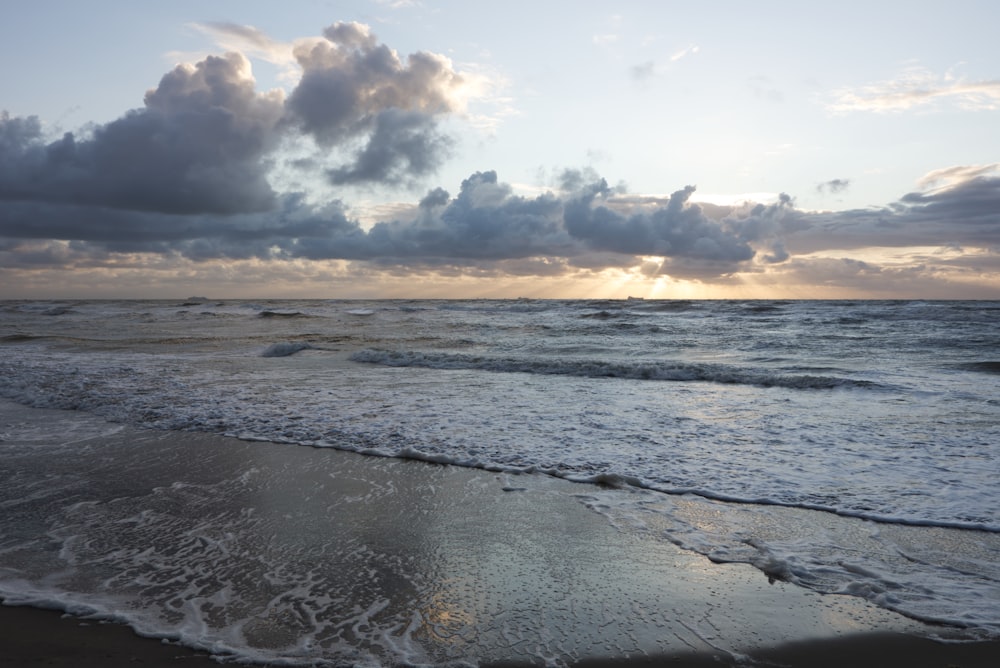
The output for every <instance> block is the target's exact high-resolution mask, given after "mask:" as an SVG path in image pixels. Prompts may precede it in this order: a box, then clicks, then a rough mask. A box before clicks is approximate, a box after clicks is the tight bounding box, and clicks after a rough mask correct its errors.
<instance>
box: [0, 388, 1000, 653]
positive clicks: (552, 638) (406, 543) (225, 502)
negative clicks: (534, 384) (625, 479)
mask: <svg viewBox="0 0 1000 668" xmlns="http://www.w3.org/2000/svg"><path fill="white" fill-rule="evenodd" d="M106 425H107V423H104V422H103V421H101V420H99V419H97V418H94V417H93V416H88V415H86V414H83V413H73V412H66V411H57V410H38V409H30V408H25V407H22V406H19V405H16V404H13V403H8V402H2V401H0V426H3V427H4V428H5V433H4V437H5V440H3V441H0V450H2V451H3V454H4V455H5V457H4V458H2V459H0V477H2V476H3V475H5V474H6V475H7V476H8V479H10V480H14V476H13V472H15V471H17V472H18V475H21V476H22V478H23V477H24V476H28V477H30V476H35V475H37V476H41V477H40V478H39V479H42V480H46V481H48V482H47V483H46V484H49V485H50V484H52V481H53V480H54V478H53V476H54V475H56V474H58V475H59V476H61V477H63V478H65V479H66V480H69V481H70V482H71V483H72V484H71V485H70V486H68V487H66V488H65V492H60V493H55V494H51V495H47V496H43V497H40V498H39V499H38V500H32V499H27V500H24V501H22V500H20V499H22V498H23V497H12V499H13V500H16V503H13V501H12V505H9V507H7V508H6V509H5V513H4V515H3V516H0V535H3V534H4V533H6V534H7V535H8V536H12V535H17V534H20V535H22V536H24V539H23V540H24V541H25V542H24V543H23V545H24V547H23V548H22V547H18V548H17V549H18V550H22V555H21V557H20V559H21V561H14V562H9V563H8V562H7V561H4V559H10V558H11V557H10V553H8V554H3V553H0V575H3V576H7V577H11V579H10V580H9V581H7V582H4V581H0V591H2V592H4V595H3V597H2V598H4V599H5V603H9V604H10V605H7V604H5V605H2V606H0V628H3V629H4V632H3V633H2V634H0V666H6V665H10V666H31V665H39V666H41V665H47V666H70V665H72V666H82V667H84V668H87V667H89V666H114V665H125V664H129V665H131V664H132V663H139V664H140V665H144V666H152V667H156V666H174V665H177V664H179V663H181V662H183V663H184V664H185V665H193V666H198V665H208V663H207V662H212V664H217V663H218V662H219V661H220V660H222V661H223V662H226V661H232V662H235V663H239V662H240V660H241V659H242V660H243V661H245V662H247V663H251V664H254V663H255V665H269V664H268V663H267V661H270V662H271V664H270V665H275V664H276V663H278V662H281V661H282V660H283V659H287V658H289V657H293V658H295V659H296V660H298V661H299V663H300V665H316V664H320V665H338V664H337V663H335V662H334V661H347V662H350V655H349V654H345V653H344V652H343V646H344V643H345V642H346V643H347V646H348V647H355V646H356V647H358V648H360V654H358V655H357V657H360V658H359V660H356V661H355V663H360V664H361V665H365V666H369V665H376V663H373V662H378V661H382V662H386V661H389V662H393V661H394V662H397V663H403V665H414V664H417V665H424V664H428V665H435V664H440V665H445V664H448V665H455V662H460V661H466V662H469V661H472V660H476V661H478V663H479V665H481V666H484V667H490V666H493V667H496V668H500V667H509V668H513V667H516V666H529V665H542V664H543V662H544V661H546V660H547V661H549V664H550V665H566V666H579V667H581V668H602V667H608V668H610V667H613V666H655V665H675V666H696V667H697V666H715V667H719V666H737V665H741V666H747V665H753V666H778V665H781V666H784V667H786V668H787V667H790V668H796V667H797V666H810V667H817V668H822V667H824V666H842V665H852V666H855V667H856V668H865V667H867V666H872V667H873V668H874V666H879V667H881V666H884V665H907V666H915V667H917V668H920V667H923V666H926V667H927V668H947V667H948V666H952V665H954V666H960V667H961V668H979V667H982V668H987V666H989V668H993V666H994V665H995V661H996V657H997V656H1000V639H995V640H991V641H986V642H962V643H958V642H949V643H942V642H939V641H935V640H931V639H928V636H933V635H934V634H938V635H940V636H945V637H947V636H951V637H959V636H960V633H961V632H960V630H958V629H952V628H950V627H933V626H929V625H926V624H922V623H920V622H917V621H914V620H912V619H908V618H906V617H903V616H901V615H899V614H897V613H893V612H890V611H888V610H885V609H882V608H878V607H877V606H875V605H873V604H871V603H868V602H866V601H864V600H862V599H860V598H856V597H850V596H843V595H821V594H818V593H816V592H813V591H809V590H806V589H803V588H801V587H798V586H795V585H791V584H788V583H784V582H780V581H777V582H769V580H768V578H767V576H766V575H764V574H763V573H762V572H761V571H759V570H757V569H755V568H753V567H752V566H749V565H747V564H733V563H731V564H717V563H713V562H711V561H709V560H708V559H707V558H706V557H704V556H702V555H699V554H696V553H693V552H689V551H685V550H682V549H680V548H678V547H676V546H675V545H673V544H672V543H670V542H669V541H668V540H666V539H665V538H663V537H658V536H655V535H650V534H647V533H641V532H635V531H630V530H629V529H628V527H627V526H626V527H624V528H619V527H615V526H613V523H612V522H610V521H609V520H608V518H606V517H604V516H603V515H601V514H599V513H597V512H595V511H594V510H592V509H591V508H589V507H587V505H586V501H591V502H593V501H594V500H595V499H596V496H595V495H597V493H598V492H599V491H600V488H598V487H596V486H593V485H589V484H586V483H574V482H569V481H566V480H562V479H558V478H550V477H544V476H533V475H524V476H508V475H506V474H497V473H491V472H487V471H482V470H478V469H469V468H462V467H454V466H445V465H440V464H433V463H427V462H422V461H416V460H403V459H393V458H381V457H370V456H366V455H361V454H356V453H350V452H343V451H339V450H332V449H317V448H304V447H298V446H288V445H280V444H274V443H265V442H247V441H240V440H237V439H234V438H228V437H223V436H218V435H212V434H204V433H192V432H158V431H150V430H140V429H133V428H129V427H120V426H115V428H114V429H112V430H109V429H108V428H107V427H106ZM67 434H75V436H74V437H73V439H74V440H70V441H68V440H67V439H68V438H69V436H67ZM54 453H58V460H56V459H53V454H54ZM50 491H51V490H50ZM11 493H12V494H16V493H17V492H16V490H12V491H11ZM151 508H152V509H156V512H155V513H153V512H151V511H147V510H144V509H151ZM707 519H708V518H707ZM52 526H59V527H60V530H59V531H57V532H55V534H53V533H52ZM108 526H115V527H119V528H118V529H116V530H115V531H114V532H111V533H107V532H104V531H103V528H104V527H108ZM130 527H131V528H130ZM88 532H89V533H88ZM93 532H97V533H93ZM130 532H131V533H130ZM41 534H48V535H53V536H54V535H58V536H61V537H63V538H61V539H60V540H64V539H66V538H69V539H70V543H68V544H65V543H64V544H63V545H62V547H61V549H60V550H57V551H53V550H52V549H51V548H52V547H53V546H50V547H49V549H47V550H46V551H44V552H31V551H30V550H31V549H34V548H32V544H33V543H34V542H35V541H33V540H32V539H31V538H30V537H31V536H32V535H35V536H37V535H41ZM81 536H98V537H99V539H100V540H95V541H93V542H91V541H89V540H84V539H79V537H81ZM260 537H264V538H266V540H265V541H264V542H261V541H260V540H258V539H259V538H260ZM208 539H210V540H208ZM247 541H249V542H247ZM181 544H184V545H186V546H187V547H186V552H185V553H184V554H183V555H181V556H177V555H176V553H177V546H178V545H181ZM67 545H69V547H68V549H69V554H70V555H71V557H72V558H71V560H70V562H69V563H68V564H67V562H64V561H63V557H61V556H58V555H60V554H62V551H64V550H66V549H67ZM219 546H223V547H225V549H224V550H221V551H220V550H217V549H216V548H217V547H219ZM92 548H100V549H99V550H96V549H92ZM244 554H246V555H250V557H251V558H250V559H249V560H243V557H241V556H240V555H244ZM298 555H309V558H308V559H299V557H298ZM39 559H42V560H48V561H44V563H42V562H39ZM290 563H294V565H295V568H297V569H299V570H294V569H293V570H288V568H291V567H289V566H288V564H290ZM21 569H28V570H31V569H35V570H34V571H33V574H31V573H28V572H27V570H25V572H24V574H23V575H22V574H21ZM254 569H259V570H254ZM165 571H169V573H166V572H165ZM133 572H134V573H138V574H142V579H143V581H144V582H143V584H142V585H141V586H139V585H137V583H136V581H135V580H134V579H133V577H132V576H130V575H128V576H122V579H121V581H120V582H116V584H115V585H114V588H112V589H108V585H107V584H106V582H107V581H109V579H108V578H109V576H110V578H111V579H116V578H118V577H119V575H118V574H122V573H133ZM99 573H104V575H100V576H99ZM205 573H210V574H211V577H210V578H207V579H206V578H205V577H204V575H205ZM8 574H9V575H8ZM275 574H281V576H282V577H284V578H286V579H285V580H284V581H282V582H279V583H278V584H277V589H273V590H262V591H261V592H259V593H258V592H256V589H253V590H251V589H247V588H246V587H247V586H248V585H252V586H253V587H254V588H257V587H260V586H262V585H266V584H267V581H268V580H274V579H275V578H276V577H277V576H276V575H275ZM36 582H45V583H46V584H45V586H44V587H43V588H42V589H39V590H37V591H36V590H35V587H36V586H37V585H36V584H33V583H36ZM241 583H243V584H241ZM316 583H318V584H316ZM22 587H25V588H24V589H22ZM172 587H176V589H171V588H172ZM241 587H243V588H242V589H241ZM317 587H318V589H317ZM199 588H200V589H199ZM46 589H47V590H48V591H51V592H54V593H55V594H56V596H55V597H51V596H46V595H45V590H46ZM61 591H66V592H69V594H68V596H67V597H66V600H74V601H77V602H78V603H80V604H87V605H89V604H91V603H93V609H95V610H104V611H106V612H109V613H114V612H115V611H117V610H122V611H127V618H128V619H130V623H131V624H132V625H133V626H134V627H135V628H138V629H143V630H144V631H145V632H148V631H149V630H150V629H153V630H156V632H157V634H160V633H162V634H163V635H167V636H170V637H177V638H181V639H182V640H183V641H184V642H185V643H187V644H188V645H189V647H185V646H181V645H179V644H177V643H172V642H171V643H167V642H164V641H162V640H158V639H156V638H149V637H143V636H140V635H138V634H137V633H136V632H134V631H133V630H132V627H130V626H126V625H124V624H120V623H112V622H108V623H102V622H100V621H97V620H96V619H89V618H81V617H74V616H70V615H64V614H63V613H61V612H59V611H57V610H52V609H43V608H41V607H38V608H36V607H21V606H22V604H25V605H44V604H45V601H46V600H50V601H52V600H59V598H60V597H59V592H61ZM218 591H226V592H229V594H227V596H230V595H231V596H233V597H235V598H234V599H233V600H232V601H229V602H227V604H226V605H225V606H222V608H221V609H220V608H218V607H216V608H203V609H204V611H205V617H204V618H202V617H201V616H199V617H198V619H197V621H198V625H195V626H192V625H191V624H190V623H189V622H190V621H191V620H190V619H180V620H179V621H178V620H173V621H171V620H169V619H166V618H164V617H163V616H162V612H163V609H164V606H168V605H175V604H177V603H178V602H180V601H184V602H188V601H198V602H199V603H198V604H197V605H198V606H205V605H206V603H207V602H208V601H210V600H212V597H213V596H215V595H216V594H215V592H218ZM314 591H316V592H317V593H313V592H314ZM317 596H318V597H319V598H317ZM123 597H125V598H123ZM157 597H159V598H157ZM284 601H288V604H287V605H286V604H285V603H284ZM276 602H278V603H281V606H279V607H274V606H275V605H276ZM383 602H384V603H383ZM233 603H238V604H239V605H240V606H242V608H243V609H244V611H243V612H241V613H239V616H238V617H236V618H228V617H227V615H228V614H229V610H230V609H231V608H232V604H233ZM119 605H126V607H125V608H120V607H117V606H119ZM199 609H202V608H199ZM296 610H308V611H310V614H311V615H312V617H311V620H312V621H311V622H310V624H311V625H312V626H311V627H310V628H307V629H306V632H307V633H311V634H314V640H313V641H311V642H310V645H311V647H308V648H306V647H305V646H303V645H302V644H301V641H300V638H301V636H300V635H296V634H299V633H300V631H299V630H298V629H300V628H301V627H300V626H299V623H300V622H301V619H302V618H301V617H300V618H297V619H298V621H296V618H295V617H294V613H295V612H296ZM108 616H109V617H112V616H113V617H115V618H124V617H121V616H120V615H118V614H109V615H108ZM185 624H186V625H185ZM408 625H409V626H408ZM338 629H339V630H338ZM352 629H353V631H351V632H352V633H354V636H351V637H348V638H346V639H344V638H342V635H343V634H346V633H348V630H352ZM331 630H332V631H335V633H332V634H331ZM310 637H311V638H312V637H313V636H310ZM234 640H236V641H238V642H235V643H234ZM387 642H389V643H390V644H389V645H387V644H386V643H387ZM397 642H398V643H401V644H399V645H398V646H397V645H395V644H392V643H397ZM241 643H245V645H242V644H241ZM227 646H228V647H236V648H238V649H239V651H241V654H240V656H232V655H219V656H212V655H210V654H209V653H207V652H206V651H204V650H198V649H196V648H197V647H227ZM331 647H332V649H330V648H331ZM400 648H402V649H400ZM244 649H245V651H244ZM331 659H332V661H330V663H329V664H327V663H324V662H325V661H327V660H331ZM285 665H288V664H287V662H285ZM389 665H392V664H391V663H390V664H389Z"/></svg>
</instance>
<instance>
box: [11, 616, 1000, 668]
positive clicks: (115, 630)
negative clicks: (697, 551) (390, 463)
mask: <svg viewBox="0 0 1000 668" xmlns="http://www.w3.org/2000/svg"><path fill="white" fill-rule="evenodd" d="M0 624H2V625H3V628H4V633H3V635H2V636H0V665H2V666H52V667H56V668H59V667H62V666H76V667H79V668H98V667H108V666H124V665H128V666H145V667H146V668H161V667H162V668H178V667H183V666H191V667H195V666H218V665H220V664H219V663H218V662H216V661H215V660H214V659H212V658H211V657H210V656H209V655H208V654H207V653H205V652H197V651H195V650H191V649H188V648H185V647H180V646H177V645H174V644H166V643H163V642H161V641H157V640H151V639H148V638H141V637H139V636H137V635H135V633H133V632H132V631H131V629H129V628H128V627H125V626H122V625H119V624H98V623H94V622H81V621H80V620H78V619H76V618H73V617H68V616H65V615H62V614H61V613H58V612H55V611H52V610H39V609H35V608H11V607H6V606H0ZM998 652H1000V645H998V643H995V642H981V643H967V644H957V645H956V644H942V643H939V642H935V641H932V640H926V639H924V638H919V637H915V636H910V635H905V634H879V633H873V634H871V635H864V634H859V635H855V636H848V637H846V638H841V639H838V640H813V641H803V642H799V643H794V644H789V645H785V646H781V647H777V648H773V649H769V650H763V651H761V652H758V653H755V654H754V655H753V657H752V658H751V659H750V661H745V662H744V663H734V662H733V661H732V660H729V659H727V658H725V657H719V656H718V655H713V654H702V655H696V654H681V655H676V656H654V657H630V658H627V659H626V658H617V659H610V658H601V659H583V660H581V661H579V662H577V663H576V664H575V665H577V666H579V667H580V668H586V667H589V668H603V667H607V668H613V667H614V666H621V667H622V668H626V667H629V666H631V667H634V668H641V667H643V666H663V665H665V666H677V667H679V668H680V667H683V666H690V667H692V668H700V667H702V666H704V667H706V668H707V667H708V666H715V667H716V668H721V667H723V666H738V665H747V666H752V665H758V666H768V665H780V666H787V667H789V668H800V667H801V668H839V667H841V666H854V667H856V668H884V667H885V666H908V667H910V666H912V667H913V668H947V667H949V666H954V667H959V668H992V667H993V666H995V665H996V657H997V653H998ZM483 665H484V666H486V665H489V664H485V663H484V664H483ZM493 665H495V666H497V668H500V666H504V665H507V666H510V667H511V668H513V667H514V666H515V665H519V664H512V663H506V664H505V663H497V664H493Z"/></svg>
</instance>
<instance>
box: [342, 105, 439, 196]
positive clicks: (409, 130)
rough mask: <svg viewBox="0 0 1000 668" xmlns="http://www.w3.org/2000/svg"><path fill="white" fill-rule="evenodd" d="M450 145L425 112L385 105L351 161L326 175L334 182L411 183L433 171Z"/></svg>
mask: <svg viewBox="0 0 1000 668" xmlns="http://www.w3.org/2000/svg"><path fill="white" fill-rule="evenodd" d="M451 145H452V141H451V140H450V139H449V138H448V137H446V136H444V135H442V134H441V133H439V132H438V131H437V128H436V124H435V122H434V120H433V119H432V118H430V117H428V116H427V115H426V114H422V113H420V112H415V111H400V110H399V109H386V110H384V111H381V112H379V113H378V115H377V116H376V117H375V120H374V127H373V130H372V133H371V135H370V136H369V137H368V141H367V143H366V144H365V146H364V148H363V149H361V150H360V151H359V152H358V153H357V154H356V156H355V157H354V162H353V164H350V165H347V166H344V167H337V168H334V169H331V170H329V171H328V172H327V175H328V177H329V179H330V182H331V183H333V184H334V185H343V184H364V183H382V184H391V185H396V184H405V185H410V184H413V182H414V180H415V179H416V178H418V177H421V176H424V175H426V174H430V173H433V172H434V171H436V170H437V168H438V167H440V166H441V163H442V162H443V160H444V158H445V157H446V155H447V152H448V150H449V148H450V147H451Z"/></svg>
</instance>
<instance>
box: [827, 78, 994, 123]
mask: <svg viewBox="0 0 1000 668" xmlns="http://www.w3.org/2000/svg"><path fill="white" fill-rule="evenodd" d="M827 107H828V108H829V109H830V110H831V111H834V112H838V113H847V112H852V111H872V112H878V113H892V112H902V111H909V110H911V109H920V108H922V109H928V110H939V109H944V108H948V107H957V108H959V109H963V110H967V111H995V110H997V109H1000V80H980V81H968V80H966V79H964V78H955V77H953V76H951V75H950V74H946V75H943V76H942V75H937V74H935V73H933V72H932V71H930V70H927V69H925V68H920V67H915V68H911V69H909V70H907V71H905V72H904V73H903V74H902V75H900V76H899V77H898V78H896V79H893V80H889V81H880V82H877V83H873V84H868V85H866V86H861V87H860V88H842V89H839V90H836V91H834V92H833V94H832V96H831V100H830V101H829V103H828V104H827Z"/></svg>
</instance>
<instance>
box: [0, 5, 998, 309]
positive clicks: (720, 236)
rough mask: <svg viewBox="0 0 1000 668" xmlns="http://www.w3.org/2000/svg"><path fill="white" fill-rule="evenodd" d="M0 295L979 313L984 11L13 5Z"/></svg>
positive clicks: (988, 135) (994, 51)
mask: <svg viewBox="0 0 1000 668" xmlns="http://www.w3.org/2000/svg"><path fill="white" fill-rule="evenodd" d="M4 14H5V20H4V21H3V22H2V23H0V298H4V299H70V298H184V297H187V296H195V295H198V296H207V297H209V298H237V297H242V298H299V297H303V298H305V297H308V298H331V299H336V298H479V297H483V298H503V297H510V298H513V297H535V298H624V297H626V296H635V297H645V298H649V299H652V298H664V299H702V298H708V299H715V298H726V299H729V298H739V299H758V298H759V299H772V298H776V299H789V298H792V299H841V298H846V299H857V298H875V299H882V298H907V299H909V298H915V299H1000V40H997V39H996V35H995V32H996V26H997V25H1000V5H998V4H997V3H995V2H993V1H992V0H989V1H986V0H984V1H980V2H971V1H964V0H955V1H953V2H949V3H940V2H922V1H920V0H907V1H905V2H894V1H880V2H871V1H870V0H869V1H866V2H853V1H845V2H841V3H837V4H836V5H829V4H817V3H802V2H769V1H766V0H759V1H757V2H753V3H750V2H709V1H706V2H698V3H691V2H686V3H682V2H672V1H667V0H659V1H657V0H649V1H645V2H639V1H628V0H621V1H618V2H613V3H612V2H585V1H576V2H569V1H561V0H541V1H539V0H535V1H534V2H523V1H521V0H508V1H507V2H505V3H470V2H450V1H441V2H438V1H435V0H343V1H332V0H330V1H320V0H290V1H289V2H284V3H276V2H257V1H253V0H241V1H228V0H216V1H213V2H204V1H203V0H199V1H198V2H194V1H189V0H174V1H172V2H152V3H136V2H131V1H124V0H93V1H91V2H87V3H80V2H76V1H66V0H64V1H58V0H33V1H32V2H30V3H29V2H24V3H21V2H18V3H9V4H8V5H6V6H5V12H4Z"/></svg>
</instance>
